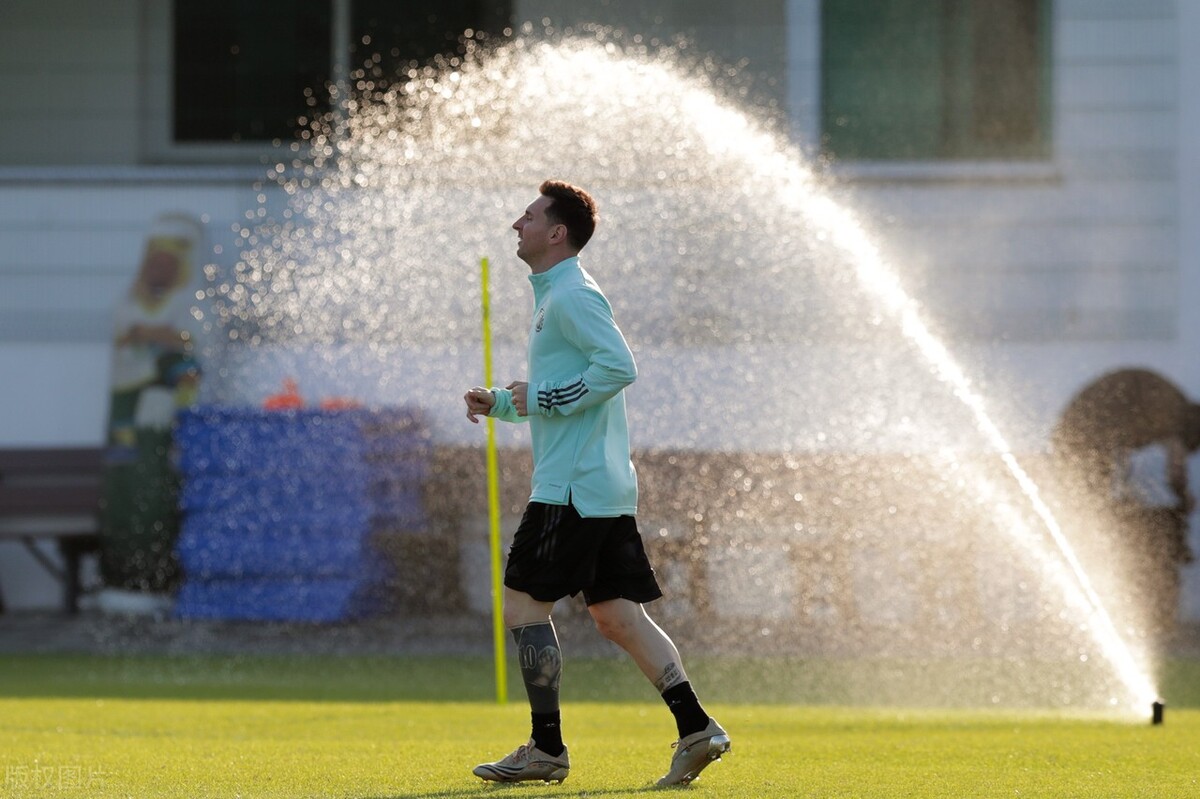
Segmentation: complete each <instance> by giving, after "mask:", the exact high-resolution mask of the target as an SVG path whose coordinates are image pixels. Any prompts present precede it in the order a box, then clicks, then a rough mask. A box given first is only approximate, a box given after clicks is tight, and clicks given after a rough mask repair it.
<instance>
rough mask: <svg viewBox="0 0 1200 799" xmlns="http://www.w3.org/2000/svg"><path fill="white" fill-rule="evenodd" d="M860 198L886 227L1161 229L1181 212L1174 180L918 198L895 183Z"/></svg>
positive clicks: (1078, 183) (973, 189)
mask: <svg viewBox="0 0 1200 799" xmlns="http://www.w3.org/2000/svg"><path fill="white" fill-rule="evenodd" d="M860 197H861V199H860V203H859V205H860V207H865V208H866V209H867V210H868V211H869V213H870V216H871V217H872V219H873V221H874V223H875V224H877V225H883V226H887V227H893V226H895V227H910V226H913V225H926V226H940V225H950V224H953V225H956V226H959V225H962V226H983V227H1010V228H1013V229H1018V228H1022V227H1024V226H1026V225H1031V226H1034V227H1041V226H1045V225H1048V224H1051V225H1053V224H1068V225H1075V224H1079V223H1081V222H1087V221H1090V222H1095V223H1105V224H1108V223H1114V224H1122V225H1124V224H1129V223H1132V222H1151V223H1153V224H1156V225H1157V224H1160V223H1161V222H1162V221H1163V220H1164V219H1167V220H1174V219H1175V216H1176V213H1177V210H1178V202H1177V200H1176V198H1175V182H1174V180H1173V178H1172V179H1165V178H1144V179H1139V180H1134V179H1126V180H1116V179H1112V178H1109V179H1107V180H1098V179H1097V180H1070V181H1066V182H1064V183H1062V184H1057V183H1052V184H1048V185H1036V184H1035V185H1002V186H996V187H991V188H988V189H986V190H983V189H980V188H979V187H977V186H971V185H963V184H954V185H943V186H939V187H938V188H937V190H936V191H925V192H920V193H917V192H914V191H913V190H912V188H911V187H910V186H905V185H899V184H893V185H882V186H877V187H872V188H871V190H870V192H869V194H860Z"/></svg>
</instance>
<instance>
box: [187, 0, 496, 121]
mask: <svg viewBox="0 0 1200 799" xmlns="http://www.w3.org/2000/svg"><path fill="white" fill-rule="evenodd" d="M347 6H348V8H347ZM511 6H512V2H511V0H407V1H406V2H396V1H395V0H255V1H254V2H244V0H175V4H174V20H173V24H172V28H173V33H174V48H173V52H172V57H173V67H174V69H173V75H174V79H173V86H172V100H173V102H172V123H173V124H172V140H173V141H175V142H177V143H188V144H195V143H209V144H212V143H222V142H267V141H271V140H273V139H289V138H291V137H292V136H294V135H295V133H296V130H297V128H298V127H299V125H298V120H299V119H300V118H301V117H312V116H313V115H314V114H316V115H319V114H321V113H322V112H325V111H328V110H329V108H330V101H329V89H328V87H329V84H330V81H331V80H332V76H333V75H334V74H335V65H336V64H337V63H338V61H339V59H345V63H347V64H348V65H349V66H350V67H351V68H355V67H359V66H362V64H363V63H364V62H365V61H366V59H367V58H370V57H371V56H372V55H374V54H376V53H377V54H378V55H379V58H378V59H376V64H378V65H379V66H380V67H381V68H382V70H383V73H382V74H383V75H384V76H385V77H386V76H388V75H390V74H395V70H397V69H400V68H404V67H407V65H408V64H410V63H411V62H414V61H415V62H425V61H428V60H429V59H430V58H432V57H434V56H436V55H438V54H441V53H453V52H454V51H455V50H457V49H458V48H459V40H460V37H461V36H462V34H463V32H464V31H465V30H467V29H468V28H469V29H472V30H475V31H486V32H489V33H500V32H501V31H503V29H504V28H505V27H507V26H508V25H509V24H510V20H511V16H512V12H511ZM342 11H345V12H347V18H348V20H349V26H348V30H347V31H346V32H347V34H348V36H347V39H348V40H347V41H346V42H345V43H344V45H343V46H342V47H337V46H336V45H335V44H334V35H333V28H334V16H335V15H336V14H338V13H339V12H342Z"/></svg>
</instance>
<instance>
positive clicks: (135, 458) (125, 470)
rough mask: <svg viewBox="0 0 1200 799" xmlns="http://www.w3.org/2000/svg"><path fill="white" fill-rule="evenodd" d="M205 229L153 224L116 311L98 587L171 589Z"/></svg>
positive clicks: (192, 222) (176, 218)
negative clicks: (179, 459) (177, 440)
mask: <svg viewBox="0 0 1200 799" xmlns="http://www.w3.org/2000/svg"><path fill="white" fill-rule="evenodd" d="M203 240H204V228H203V226H202V224H201V223H200V221H199V220H197V219H195V218H193V217H190V216H186V215H181V214H170V215H165V216H162V217H159V218H158V219H157V220H156V221H155V223H154V225H153V228H152V229H151V231H150V234H149V236H148V237H147V240H146V247H145V251H144V254H143V256H142V261H141V265H140V267H139V268H138V272H137V275H136V277H135V278H134V281H133V284H132V285H131V286H130V288H129V291H128V293H127V294H126V295H125V296H124V297H123V298H122V300H121V302H120V304H119V306H118V307H117V309H116V315H115V316H116V324H115V337H114V341H113V360H112V392H111V398H110V404H109V417H108V435H107V446H108V449H107V456H106V464H105V475H104V494H103V499H102V502H101V534H100V541H101V550H100V570H101V576H102V577H103V579H104V583H105V586H106V587H108V588H113V589H126V590H132V591H139V592H160V593H161V592H169V591H170V590H171V589H173V588H174V586H175V584H176V582H177V581H178V572H179V568H178V564H177V562H176V558H175V554H174V543H175V538H176V536H177V534H178V530H179V508H178V477H177V475H176V473H175V470H174V468H173V467H172V464H171V426H172V422H173V420H174V418H175V413H176V411H177V410H178V409H179V408H183V407H188V406H190V405H192V404H194V403H195V401H196V397H197V393H198V391H199V387H200V380H201V374H202V370H201V366H200V361H199V358H198V353H200V352H201V350H202V348H201V342H200V340H199V337H200V335H201V332H202V327H201V325H200V323H199V322H198V320H197V319H196V316H195V314H194V310H193V309H194V307H195V306H196V292H197V291H198V290H199V289H200V288H201V284H202V280H203V278H202V275H201V274H200V268H199V264H198V258H199V257H200V254H201V246H202V242H203Z"/></svg>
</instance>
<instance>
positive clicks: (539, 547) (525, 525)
mask: <svg viewBox="0 0 1200 799" xmlns="http://www.w3.org/2000/svg"><path fill="white" fill-rule="evenodd" d="M504 585H505V586H507V587H508V588H511V589H513V590H514V591H520V592H522V593H525V594H529V595H530V596H531V597H533V598H534V599H536V600H538V601H539V602H555V601H557V600H559V599H562V598H563V597H565V596H567V595H570V596H574V595H575V594H578V593H579V592H580V591H582V592H583V598H584V600H585V601H586V602H587V604H589V605H594V604H596V603H597V602H604V601H607V600H609V599H628V600H631V601H633V602H639V603H641V602H650V601H653V600H655V599H658V598H659V597H661V596H662V591H661V590H660V589H659V587H658V581H657V580H656V579H655V578H654V569H653V568H652V567H651V566H650V560H649V559H648V558H647V557H646V550H645V548H644V547H643V546H642V536H641V534H639V533H638V529H637V521H636V520H635V519H634V518H633V517H632V516H616V517H604V518H588V519H585V518H583V517H581V516H580V515H579V513H578V511H576V510H575V507H574V506H573V505H547V504H545V503H542V502H530V503H529V505H528V506H527V507H526V508H525V515H524V516H523V517H522V518H521V526H520V527H518V528H517V532H516V535H515V536H514V537H513V543H512V547H511V548H510V549H509V550H508V565H507V566H506V567H505V569H504Z"/></svg>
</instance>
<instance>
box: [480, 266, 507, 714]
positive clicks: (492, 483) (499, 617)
mask: <svg viewBox="0 0 1200 799" xmlns="http://www.w3.org/2000/svg"><path fill="white" fill-rule="evenodd" d="M479 266H480V268H481V270H482V272H483V384H484V385H485V386H488V387H489V388H490V387H491V386H492V305H491V300H490V298H489V296H488V295H489V289H488V259H487V258H484V259H482V260H480V262H479ZM487 493H488V521H489V527H490V533H489V536H488V537H489V541H490V543H491V553H492V650H493V654H494V658H495V662H496V701H497V702H498V703H499V704H502V705H503V704H505V703H506V702H508V674H507V673H506V671H505V660H506V649H505V646H506V644H505V638H504V610H503V604H504V599H503V592H504V582H503V575H502V574H501V572H500V467H499V465H498V464H497V462H496V420H495V419H493V418H492V417H490V416H489V417H488V418H487Z"/></svg>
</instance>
